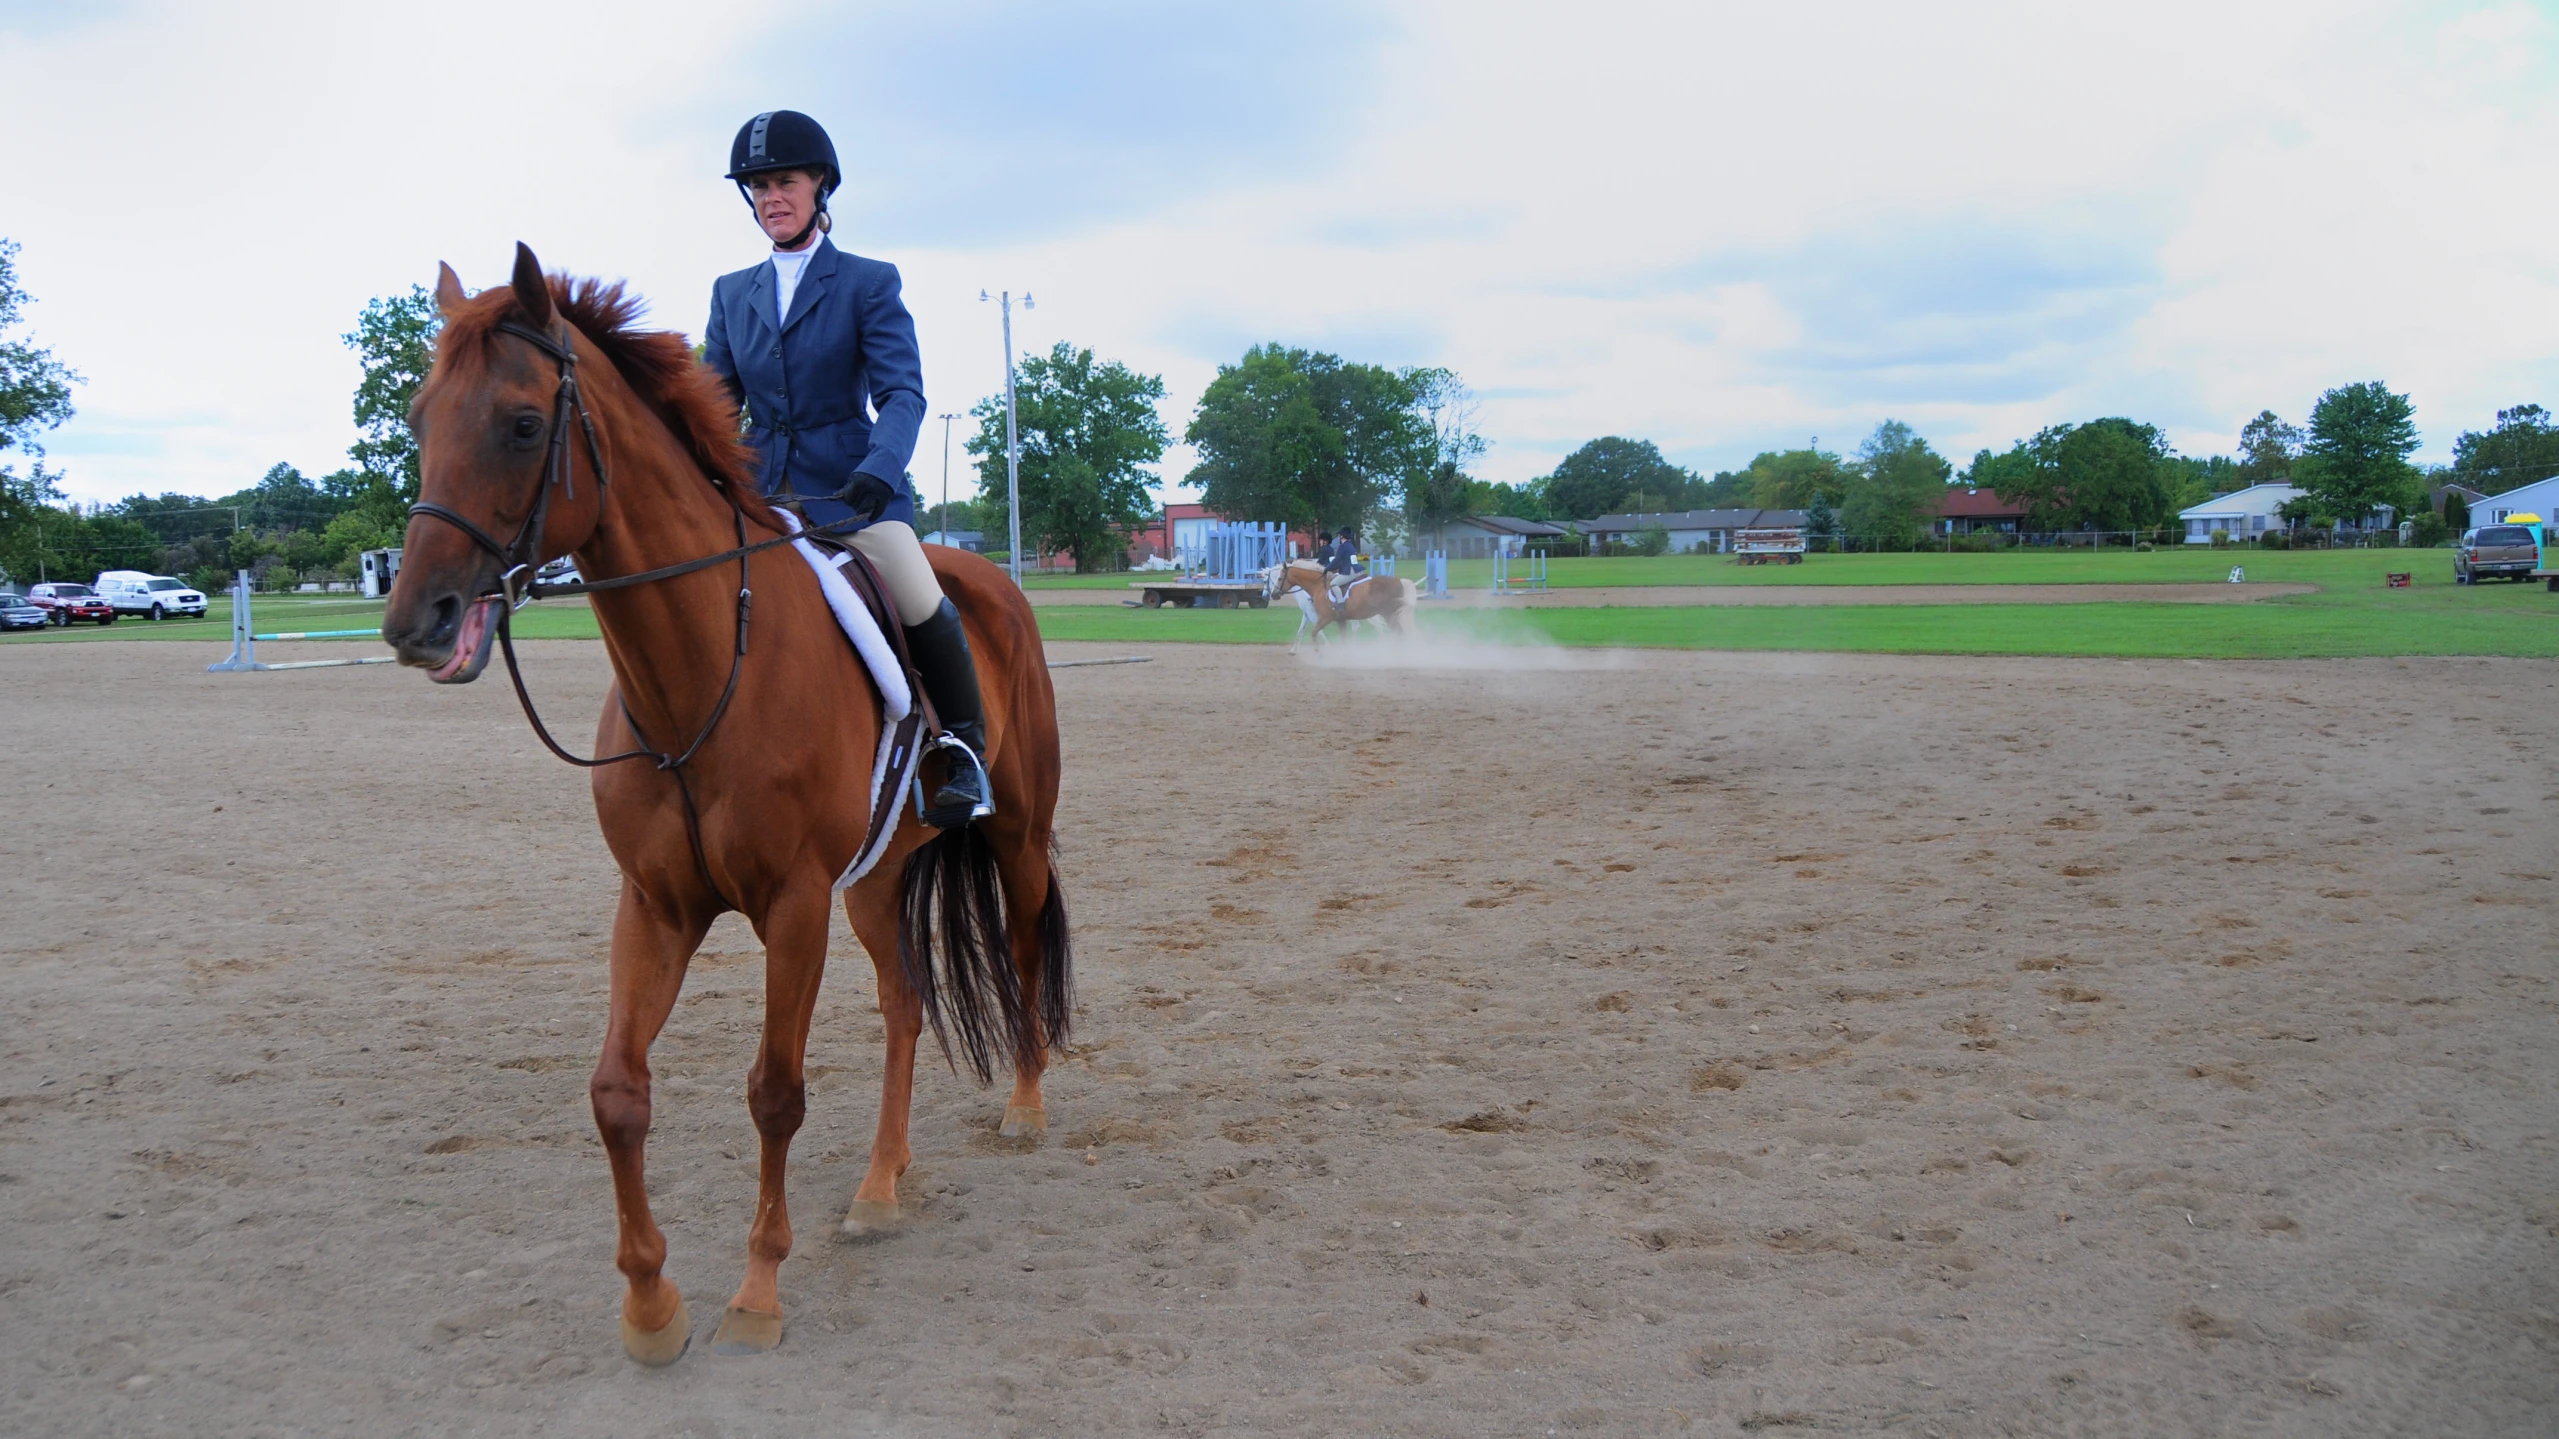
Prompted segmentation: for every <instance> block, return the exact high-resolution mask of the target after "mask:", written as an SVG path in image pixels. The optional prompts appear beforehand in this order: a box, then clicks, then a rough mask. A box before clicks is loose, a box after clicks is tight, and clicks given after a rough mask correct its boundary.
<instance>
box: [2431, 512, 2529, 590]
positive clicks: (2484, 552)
mask: <svg viewBox="0 0 2559 1439" xmlns="http://www.w3.org/2000/svg"><path fill="white" fill-rule="evenodd" d="M2540 563H2541V549H2540V547H2539V546H2537V545H2535V544H2534V543H2533V542H2532V531H2531V530H2529V529H2527V528H2525V527H2524V526H2522V525H2481V526H2480V527H2479V528H2477V529H2475V530H2469V531H2465V532H2464V533H2463V534H2462V536H2461V548H2459V549H2457V550H2454V551H2453V552H2452V582H2453V583H2454V584H2457V585H2474V584H2477V583H2478V582H2479V581H2481V580H2483V579H2486V578H2488V577H2489V576H2491V575H2499V576H2503V577H2504V578H2506V579H2510V580H2528V579H2531V578H2532V572H2533V569H2534V567H2535V566H2537V565H2539V564H2540Z"/></svg>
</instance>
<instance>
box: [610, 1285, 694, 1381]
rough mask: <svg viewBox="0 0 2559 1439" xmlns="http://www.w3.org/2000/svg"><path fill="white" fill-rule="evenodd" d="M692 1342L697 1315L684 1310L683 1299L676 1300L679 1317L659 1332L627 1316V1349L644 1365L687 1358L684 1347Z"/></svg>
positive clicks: (624, 1325)
mask: <svg viewBox="0 0 2559 1439" xmlns="http://www.w3.org/2000/svg"><path fill="white" fill-rule="evenodd" d="M692 1342H693V1317H692V1316H691V1315H689V1314H686V1313H685V1312H684V1301H683V1300H682V1299H677V1300H676V1301H675V1317H674V1318H673V1319H670V1320H668V1321H667V1323H666V1327H665V1328H664V1329H660V1330H658V1331H656V1332H655V1333H651V1332H650V1331H648V1330H646V1329H642V1328H641V1327H640V1326H638V1325H636V1324H633V1323H632V1322H631V1321H630V1319H629V1318H627V1317H626V1318H624V1319H623V1321H622V1349H623V1352H625V1353H627V1354H629V1355H630V1356H631V1357H632V1358H634V1359H637V1360H639V1361H640V1362H641V1363H643V1364H647V1365H651V1366H656V1365H660V1364H672V1363H674V1362H675V1361H676V1360H678V1359H681V1358H683V1357H684V1346H686V1345H687V1344H690V1343H692Z"/></svg>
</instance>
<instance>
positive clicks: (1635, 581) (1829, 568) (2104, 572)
mask: <svg viewBox="0 0 2559 1439" xmlns="http://www.w3.org/2000/svg"><path fill="white" fill-rule="evenodd" d="M2233 565H2240V566H2244V567H2245V568H2246V569H2247V571H2248V578H2250V579H2252V580H2282V581H2299V582H2306V583H2310V584H2319V585H2331V584H2334V585H2354V584H2361V583H2364V582H2365V581H2367V580H2369V581H2370V582H2371V583H2373V584H2379V583H2381V576H2382V575H2383V574H2384V573H2385V572H2387V571H2391V570H2406V571H2409V572H2410V573H2412V574H2414V575H2416V576H2417V578H2418V580H2419V581H2420V582H2421V583H2422V582H2424V581H2427V580H2434V581H2437V582H2440V583H2444V584H2450V583H2451V581H2452V551H2450V550H2441V549H2438V550H2263V551H2259V550H2245V549H2232V550H2215V549H2209V548H2206V547H2204V546H2200V545H2198V546H2196V547H2194V548H2192V549H2187V548H2183V547H2180V548H2175V549H2163V550H2158V551H2154V552H2153V553H2150V554H2146V555H2145V554H2137V553H2135V552H2133V551H2131V550H2064V549H2051V548H2043V549H2033V550H2004V551H2001V552H1999V553H1997V554H1988V555H1932V554H1907V555H1807V556H1805V558H1804V562H1803V563H1802V564H1800V565H1737V564H1734V563H1733V562H1732V561H1730V560H1728V559H1719V558H1716V557H1715V556H1712V555H1664V556H1661V557H1659V558H1656V559H1634V558H1627V559H1601V560H1593V559H1572V558H1564V559H1557V560H1554V561H1551V562H1550V563H1549V565H1548V568H1547V583H1548V584H1550V585H1552V586H1553V587H1554V588H1556V589H1559V590H1567V589H1598V588H1606V587H1611V586H1647V587H1648V586H1654V585H1773V586H1786V585H2124V584H2134V585H2137V584H2199V583H2207V582H2211V581H2217V580H2221V579H2223V578H2226V577H2227V576H2228V575H2229V573H2230V568H2231V566H2233ZM1421 572H1422V565H1421V561H1419V560H1412V561H1407V562H1406V563H1405V564H1404V565H1402V566H1401V573H1402V574H1403V575H1404V576H1405V577H1406V578H1409V579H1419V578H1420V577H1421ZM1140 578H1142V576H1138V575H1131V574H1109V575H1033V576H1031V577H1029V578H1028V579H1026V580H1024V581H1023V584H1022V587H1023V588H1024V589H1031V590H1044V589H1055V590H1088V589H1102V590H1121V591H1126V590H1127V588H1128V585H1129V583H1130V582H1131V581H1133V580H1137V579H1140ZM1492 582H1493V563H1492V561H1490V560H1452V561H1450V562H1449V566H1448V584H1449V588H1451V589H1454V590H1464V589H1484V588H1486V587H1488V586H1490V585H1491V584H1492Z"/></svg>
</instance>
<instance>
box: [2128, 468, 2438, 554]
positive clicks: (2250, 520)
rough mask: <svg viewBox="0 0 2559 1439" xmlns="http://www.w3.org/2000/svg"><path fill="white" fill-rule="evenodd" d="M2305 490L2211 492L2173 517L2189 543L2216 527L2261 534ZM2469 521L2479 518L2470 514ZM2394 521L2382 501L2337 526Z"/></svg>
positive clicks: (2208, 536) (2204, 540)
mask: <svg viewBox="0 0 2559 1439" xmlns="http://www.w3.org/2000/svg"><path fill="white" fill-rule="evenodd" d="M2306 493H2308V492H2307V491H2305V490H2303V489H2301V488H2300V487H2299V486H2297V485H2291V484H2280V483H2279V484H2272V485H2250V486H2249V487H2248V488H2246V489H2244V490H2233V491H2231V492H2230V493H2229V494H2226V495H2215V496H2213V497H2212V498H2211V499H2209V500H2206V501H2204V502H2203V503H2202V504H2200V505H2188V506H2187V507H2186V508H2184V509H2182V510H2179V511H2178V512H2177V518H2178V519H2180V520H2183V521H2185V524H2186V543H2188V544H2190V545H2208V544H2211V543H2212V537H2213V532H2214V531H2216V530H2218V531H2221V532H2222V533H2224V534H2227V535H2229V536H2230V537H2231V538H2232V539H2234V540H2253V539H2257V538H2259V537H2261V536H2263V535H2264V534H2265V533H2266V531H2268V530H2280V529H2283V528H2284V527H2285V526H2284V521H2283V515H2282V513H2281V511H2282V510H2283V507H2284V506H2286V505H2288V504H2291V503H2292V502H2293V501H2295V500H2297V499H2300V498H2301V497H2302V496H2303V495H2305V494H2306ZM2473 522H2474V523H2479V522H2480V521H2479V520H2478V519H2477V517H2476V516H2474V517H2473ZM2398 523H2399V511H2398V510H2396V509H2394V508H2392V507H2391V506H2389V505H2383V506H2382V507H2380V508H2379V509H2376V510H2374V511H2373V512H2372V513H2371V514H2368V515H2366V516H2364V517H2363V521H2362V522H2361V523H2360V524H2350V525H2344V526H2341V527H2340V528H2343V529H2358V530H2386V529H2389V528H2391V527H2392V526H2394V525H2396V524H2398Z"/></svg>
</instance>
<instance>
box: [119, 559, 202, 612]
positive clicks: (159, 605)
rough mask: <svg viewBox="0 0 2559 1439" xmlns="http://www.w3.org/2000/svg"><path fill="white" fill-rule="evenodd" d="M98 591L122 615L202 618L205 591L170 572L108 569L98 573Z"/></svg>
mask: <svg viewBox="0 0 2559 1439" xmlns="http://www.w3.org/2000/svg"><path fill="white" fill-rule="evenodd" d="M97 589H98V594H99V597H100V598H102V599H104V600H105V601H106V602H107V603H108V604H111V605H113V606H115V611H116V613H117V614H120V615H149V616H150V617H151V618H153V619H155V620H159V619H167V618H168V617H169V616H171V615H188V616H191V617H196V618H201V617H202V616H203V614H204V593H203V591H201V590H195V589H190V588H188V587H187V583H186V581H184V580H173V579H171V578H169V577H168V576H167V575H147V574H144V573H143V572H142V571H140V570H108V571H107V572H105V573H104V574H101V575H99V576H98V585H97Z"/></svg>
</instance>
